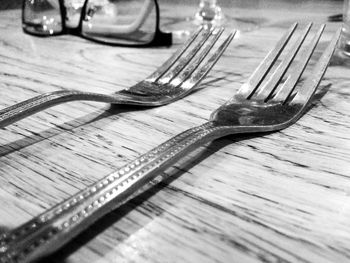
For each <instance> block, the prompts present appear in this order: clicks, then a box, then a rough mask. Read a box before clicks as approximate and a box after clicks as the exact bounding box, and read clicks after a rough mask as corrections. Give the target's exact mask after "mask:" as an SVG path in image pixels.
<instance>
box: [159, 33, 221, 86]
mask: <svg viewBox="0 0 350 263" xmlns="http://www.w3.org/2000/svg"><path fill="white" fill-rule="evenodd" d="M213 31H214V28H211V29H210V30H206V31H205V33H204V34H202V35H201V36H200V40H199V41H198V43H197V44H196V45H195V46H194V47H193V48H191V49H190V51H189V53H188V54H187V55H186V56H185V57H183V56H182V57H181V58H179V59H178V64H177V65H176V66H175V68H173V69H171V70H169V71H167V72H166V73H165V74H164V75H163V76H161V78H159V79H158V81H159V82H160V83H162V84H166V83H169V82H170V81H171V80H172V79H173V78H174V77H175V76H176V75H178V74H179V72H180V71H181V70H183V68H184V67H185V66H186V65H187V64H188V63H189V62H190V61H191V60H192V59H193V57H194V56H195V55H196V54H197V52H198V51H199V50H200V49H201V48H202V46H203V45H204V44H205V43H206V42H207V40H208V38H209V37H210V36H211V34H212V33H213Z"/></svg>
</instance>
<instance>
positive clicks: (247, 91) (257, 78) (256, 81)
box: [238, 23, 298, 98]
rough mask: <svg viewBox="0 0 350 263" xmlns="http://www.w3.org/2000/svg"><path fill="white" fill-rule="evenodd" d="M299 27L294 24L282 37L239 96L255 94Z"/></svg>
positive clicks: (243, 86)
mask: <svg viewBox="0 0 350 263" xmlns="http://www.w3.org/2000/svg"><path fill="white" fill-rule="evenodd" d="M297 25H298V23H294V24H293V25H292V26H291V27H290V28H289V29H288V31H287V32H286V33H285V34H284V35H283V36H282V38H281V39H280V40H279V41H278V42H277V44H276V45H275V48H274V49H273V50H271V51H270V52H269V53H268V54H267V55H266V57H265V58H264V59H263V61H262V62H261V63H260V65H259V66H258V67H257V68H256V70H255V71H254V72H253V74H252V75H251V76H250V78H249V79H248V81H247V82H246V83H244V84H243V85H242V87H241V88H240V89H239V91H238V94H239V95H240V96H243V97H245V98H249V97H250V96H251V95H252V94H253V93H254V92H255V90H256V89H257V88H258V86H259V85H260V83H261V82H262V80H263V79H264V78H265V76H266V74H267V73H268V72H269V70H270V69H271V67H272V65H273V64H274V63H275V61H276V59H277V58H278V56H279V55H280V54H281V52H282V50H283V49H284V47H285V45H286V44H287V43H288V41H289V39H290V38H291V36H292V34H293V32H294V30H295V28H296V27H297Z"/></svg>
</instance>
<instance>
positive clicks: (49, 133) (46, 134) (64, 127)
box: [0, 77, 225, 156]
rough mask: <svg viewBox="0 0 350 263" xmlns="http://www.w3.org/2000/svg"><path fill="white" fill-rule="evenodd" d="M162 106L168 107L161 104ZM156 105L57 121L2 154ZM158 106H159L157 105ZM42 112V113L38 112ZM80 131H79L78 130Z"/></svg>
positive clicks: (212, 82)
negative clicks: (61, 121)
mask: <svg viewBox="0 0 350 263" xmlns="http://www.w3.org/2000/svg"><path fill="white" fill-rule="evenodd" d="M224 78H225V77H218V78H214V79H210V80H206V81H203V83H202V84H201V85H200V86H199V87H198V88H196V89H195V90H194V91H193V92H192V93H191V94H190V95H189V96H195V93H196V92H198V91H200V90H201V89H204V88H210V87H209V86H210V85H215V84H217V83H218V82H220V81H221V80H222V79H224ZM160 107H166V105H164V106H160ZM153 108H156V107H143V106H133V105H117V104H116V105H113V104H112V105H111V106H110V107H109V108H107V110H105V111H103V112H102V113H100V112H91V113H89V114H86V115H85V116H82V117H80V118H76V119H73V120H71V121H68V122H65V123H61V124H60V123H57V124H55V126H54V127H52V128H49V129H47V130H43V131H41V132H39V133H34V132H32V135H29V136H25V137H24V138H21V139H18V140H16V141H13V142H10V143H7V144H4V145H0V156H5V155H8V154H11V153H13V152H15V151H18V150H21V149H23V148H25V147H28V146H31V145H33V144H36V143H38V142H41V141H44V140H48V139H50V138H53V137H55V136H57V135H59V134H62V133H66V132H73V130H77V129H79V128H81V127H87V125H89V124H93V123H94V125H95V126H97V128H99V129H103V127H102V126H103V124H102V122H100V123H98V124H97V122H98V121H100V120H102V119H104V118H110V117H111V118H112V117H113V119H111V121H117V119H118V115H119V114H123V113H127V112H129V111H133V112H137V111H146V110H151V109H153ZM157 108H158V107H157ZM37 114H40V113H37ZM5 129H6V128H5ZM75 132H76V131H75ZM77 133H78V132H77ZM60 143H64V141H62V139H61V141H60Z"/></svg>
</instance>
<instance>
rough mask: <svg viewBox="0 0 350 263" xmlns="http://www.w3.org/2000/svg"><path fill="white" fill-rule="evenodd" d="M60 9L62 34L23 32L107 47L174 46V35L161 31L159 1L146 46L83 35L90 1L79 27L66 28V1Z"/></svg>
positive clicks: (60, 4) (81, 13) (83, 12)
mask: <svg viewBox="0 0 350 263" xmlns="http://www.w3.org/2000/svg"><path fill="white" fill-rule="evenodd" d="M25 1H26V0H23V1H22V25H25V24H27V22H25V17H24V9H25V5H26V3H25ZM57 1H58V4H59V8H60V13H61V14H60V15H61V21H62V30H61V31H60V32H55V33H52V34H48V35H44V34H40V33H35V32H32V31H28V30H26V29H25V27H24V26H22V29H23V31H24V32H25V33H26V34H29V35H34V36H38V37H50V36H59V35H66V34H68V35H73V36H79V37H82V38H84V39H87V40H90V41H93V42H96V43H100V44H106V45H111V46H127V47H151V46H152V47H158V46H171V45H172V33H168V32H163V31H161V30H160V27H159V22H160V11H159V4H158V1H157V0H152V1H153V2H154V6H155V9H156V10H155V12H156V28H155V32H154V36H153V39H152V40H151V41H150V42H149V43H145V44H139V45H132V44H124V43H110V42H107V41H103V40H99V39H95V38H92V37H88V36H85V35H83V34H82V27H83V18H84V17H85V15H86V6H87V4H88V2H89V0H84V5H83V6H82V10H81V12H80V18H79V24H78V26H77V27H74V28H70V27H67V26H66V17H67V8H66V6H65V5H64V0H57Z"/></svg>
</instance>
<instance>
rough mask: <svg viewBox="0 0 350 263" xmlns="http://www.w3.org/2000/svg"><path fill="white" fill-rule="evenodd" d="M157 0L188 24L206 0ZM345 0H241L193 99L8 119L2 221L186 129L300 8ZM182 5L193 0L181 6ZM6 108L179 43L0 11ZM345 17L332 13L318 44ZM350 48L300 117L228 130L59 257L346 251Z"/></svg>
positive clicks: (6, 224) (208, 257) (93, 79)
mask: <svg viewBox="0 0 350 263" xmlns="http://www.w3.org/2000/svg"><path fill="white" fill-rule="evenodd" d="M172 2H173V1H161V2H160V5H161V12H162V13H161V15H162V24H163V28H165V29H169V30H173V29H179V28H180V25H182V24H183V23H182V22H181V20H182V19H185V18H186V17H191V16H192V14H193V13H194V12H195V7H196V4H197V1H192V2H190V1H182V2H183V3H182V4H180V2H178V4H177V5H174V4H173V3H172ZM341 4H342V3H341V2H338V1H300V2H299V3H297V4H295V2H294V1H293V3H289V2H288V1H280V2H278V3H277V1H258V0H257V1H253V2H252V1H232V2H227V3H224V4H223V7H224V11H225V12H226V18H227V20H228V22H227V26H228V27H234V26H238V28H239V29H241V30H240V33H239V34H238V36H237V37H236V39H235V40H234V41H233V43H232V44H231V46H230V47H229V49H228V50H227V52H226V53H225V55H224V57H223V58H222V59H221V60H220V61H219V62H218V64H217V65H216V66H215V68H214V69H213V71H212V72H211V73H210V74H209V76H208V77H207V78H206V79H205V80H204V81H203V83H202V85H201V87H200V88H199V89H198V90H197V91H196V92H195V93H193V94H191V95H190V96H188V97H186V98H185V99H183V100H181V101H178V102H175V103H173V104H171V105H167V106H164V107H159V108H150V109H146V108H142V109H140V108H136V107H125V106H123V107H122V106H118V107H110V105H106V104H101V103H93V102H72V103H66V104H63V105H60V106H55V107H53V108H51V109H48V110H46V111H44V112H41V113H38V114H35V115H33V116H31V117H29V118H27V119H24V120H21V121H19V122H18V123H16V124H13V125H10V126H8V127H6V128H4V129H1V130H0V185H1V187H0V207H1V209H0V229H1V232H5V231H8V230H9V229H13V228H15V227H17V226H19V225H20V224H22V223H24V222H26V221H27V220H29V219H31V218H32V217H33V216H36V215H38V214H39V213H41V212H43V211H44V210H45V209H47V208H50V207H51V206H53V205H54V204H56V203H58V202H60V201H62V200H64V199H65V198H68V197H69V196H70V195H72V194H74V193H76V192H78V191H79V190H81V189H83V188H84V187H85V186H87V185H89V184H91V183H93V182H94V181H96V180H98V179H100V178H102V177H104V176H106V175H108V174H109V173H111V172H113V171H114V170H116V169H117V168H118V167H120V166H122V165H123V164H126V163H127V162H129V161H131V160H132V159H134V158H136V157H138V156H139V155H141V154H142V153H145V152H146V151H148V150H150V149H152V148H153V147H155V146H157V145H158V144H159V143H161V142H163V141H165V140H167V139H169V138H170V137H172V136H174V135H176V134H177V133H179V132H181V131H184V130H185V129H188V128H190V127H193V126H195V125H199V124H201V123H204V122H205V120H207V119H208V117H209V115H210V113H211V111H213V110H214V109H216V108H217V107H218V106H219V105H221V104H222V103H223V102H225V101H226V100H227V99H228V98H229V97H231V96H232V95H233V94H234V92H235V91H236V90H237V89H238V88H239V87H240V85H241V84H242V83H243V82H244V81H245V80H246V79H247V77H248V76H249V75H250V74H251V73H252V72H253V70H254V69H255V67H256V66H257V65H258V64H259V62H260V61H261V59H262V58H263V57H264V56H265V54H266V53H267V52H268V50H269V49H270V48H271V47H273V45H274V44H275V43H276V41H277V40H278V38H279V37H280V36H281V34H282V33H283V32H284V31H285V29H286V28H287V27H288V26H289V25H291V24H292V22H294V21H300V22H301V24H302V25H303V24H305V23H306V21H310V20H311V21H314V22H315V24H319V23H323V22H327V17H328V15H332V14H337V13H339V12H341V10H342V7H341ZM184 5H188V6H185V7H184ZM0 21H1V23H0V65H1V66H0V108H4V107H7V106H10V105H12V104H14V103H17V102H20V101H22V100H25V99H28V98H31V97H33V96H36V95H39V94H42V93H45V92H51V91H56V90H65V89H76V90H84V91H95V92H101V93H112V92H114V91H116V90H120V89H123V88H126V87H128V86H130V85H132V84H135V83H136V82H137V81H139V80H141V79H143V78H144V77H146V76H147V75H149V74H150V73H151V72H152V71H153V70H155V69H156V68H157V66H159V65H160V64H161V63H162V62H163V61H165V60H166V59H167V58H168V57H169V55H170V54H171V53H172V52H173V51H174V50H175V49H176V48H177V47H178V46H177V45H174V46H172V47H171V48H147V49H142V48H140V49H136V48H120V47H110V46H104V45H99V44H96V43H92V42H89V41H86V40H84V39H82V38H78V37H74V36H69V35H65V36H60V37H52V38H36V37H32V36H29V35H25V34H23V33H22V31H21V24H20V10H2V11H0ZM339 26H340V23H339V22H338V23H334V22H333V23H329V25H328V27H327V30H326V36H325V38H324V39H322V40H321V43H320V45H319V47H318V49H317V52H316V53H318V54H319V53H320V52H321V51H322V50H323V48H324V47H325V45H326V43H327V41H328V40H329V39H330V37H331V35H332V33H334V32H335V30H336V28H337V27H339ZM349 65H350V58H346V57H344V56H343V55H342V54H341V52H340V51H337V53H336V55H335V56H334V57H333V60H332V63H331V66H330V67H329V69H328V71H327V73H326V75H325V77H324V80H323V81H322V83H321V85H320V88H319V92H318V93H317V95H316V97H315V100H314V103H313V104H314V105H313V108H312V109H311V110H310V111H308V112H307V114H306V115H305V116H304V117H302V118H301V119H300V120H299V122H298V123H297V124H295V125H293V126H292V127H290V128H288V129H285V130H283V131H281V132H276V133H271V134H266V135H264V136H229V137H226V138H223V139H220V140H217V141H215V142H213V143H211V144H209V145H206V146H205V147H202V148H201V149H199V150H198V151H196V152H194V153H193V154H191V155H190V156H187V157H186V158H185V160H183V161H181V162H179V163H177V164H176V165H174V166H173V167H172V168H171V169H169V170H167V171H166V173H168V174H170V175H171V177H170V179H169V180H167V181H166V182H163V183H161V184H160V185H157V186H155V187H154V188H152V189H151V190H149V191H147V192H146V193H144V194H142V195H141V196H139V197H137V198H136V199H134V200H132V201H130V202H128V203H127V204H126V205H124V206H122V207H121V208H119V209H116V210H115V211H113V212H112V213H110V214H108V215H107V216H105V217H104V218H103V219H102V220H100V221H98V222H97V223H96V224H95V225H94V226H93V227H91V228H90V229H88V230H87V231H85V232H84V233H83V234H81V235H80V236H78V237H77V238H76V239H75V240H74V241H72V242H70V243H69V244H68V245H67V246H66V247H64V248H63V249H62V250H60V251H59V252H58V253H57V255H54V256H53V257H52V258H51V259H50V262H70V263H75V262H79V263H83V262H87V263H93V262H98V263H102V262H152V263H153V262H346V261H349V260H350V250H349V244H350V219H349V218H350V162H349V161H350V141H349V139H350V126H349V123H350V115H349V112H350V97H349V96H350V91H349V85H350V68H349Z"/></svg>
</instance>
